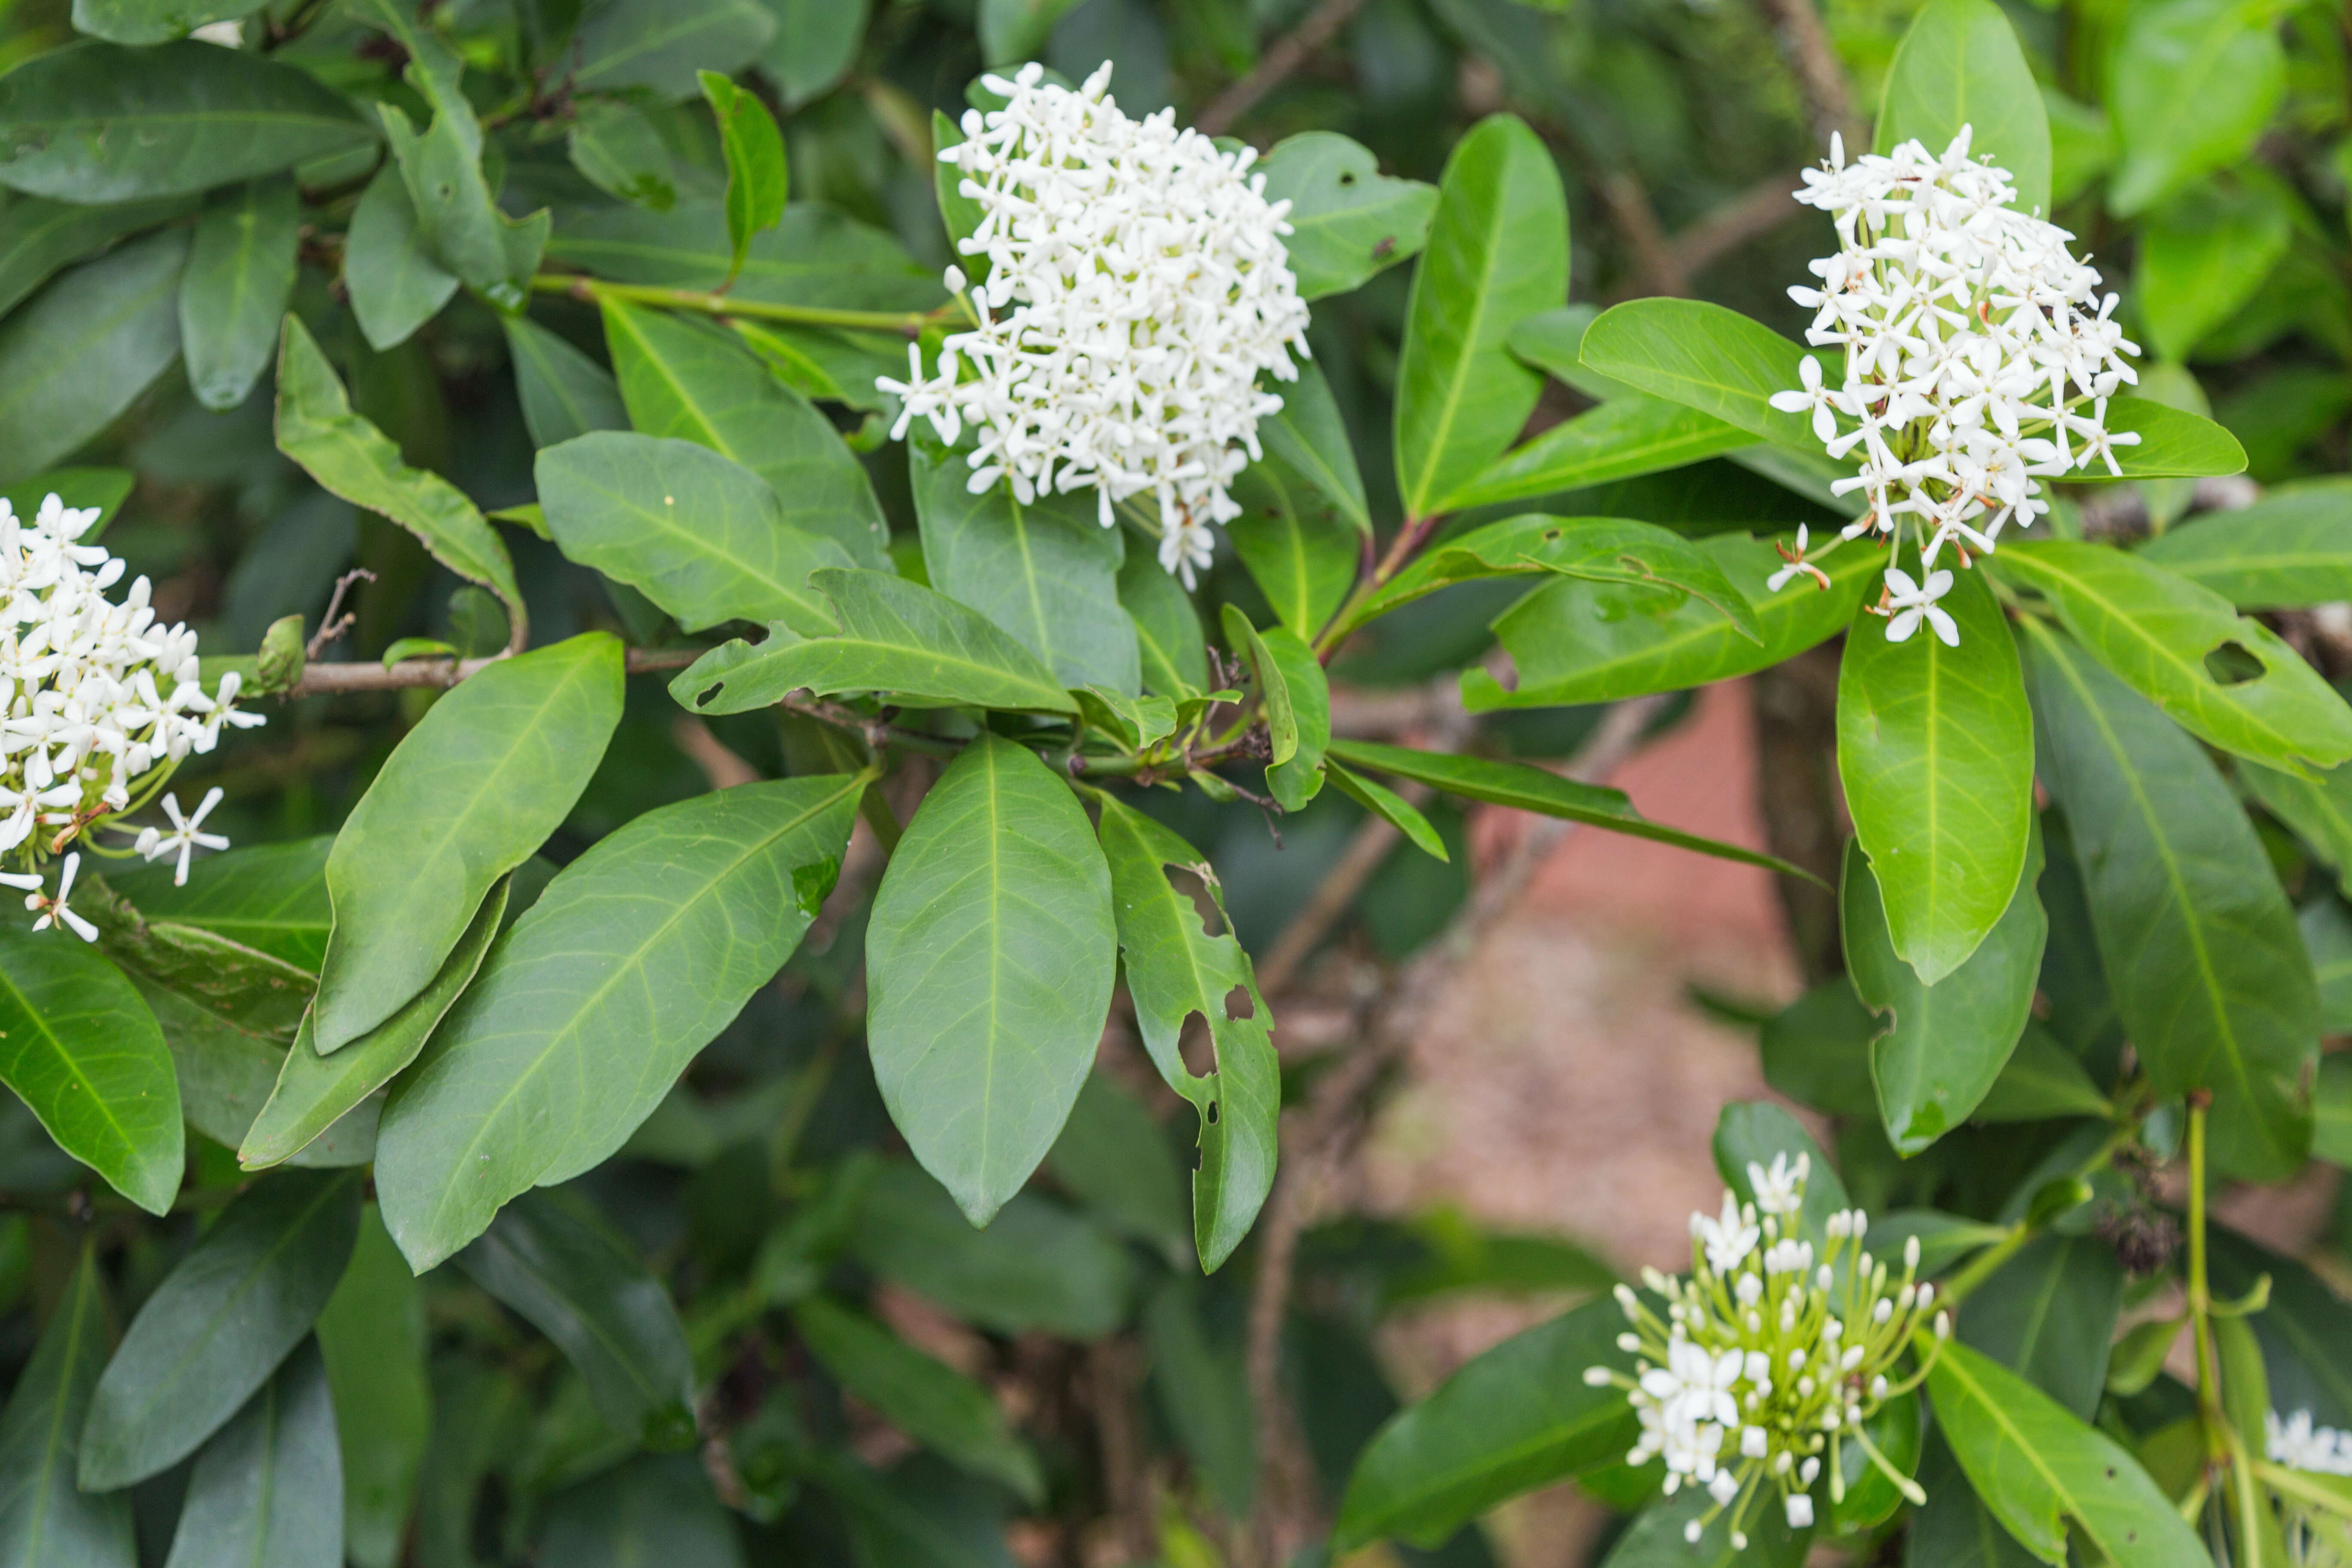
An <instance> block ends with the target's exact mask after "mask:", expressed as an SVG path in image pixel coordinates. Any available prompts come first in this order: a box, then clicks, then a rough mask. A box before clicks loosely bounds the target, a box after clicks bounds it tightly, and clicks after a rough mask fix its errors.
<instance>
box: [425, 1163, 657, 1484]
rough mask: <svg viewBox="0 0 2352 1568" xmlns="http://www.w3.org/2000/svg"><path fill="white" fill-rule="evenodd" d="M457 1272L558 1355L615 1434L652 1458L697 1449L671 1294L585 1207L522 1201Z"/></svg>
mask: <svg viewBox="0 0 2352 1568" xmlns="http://www.w3.org/2000/svg"><path fill="white" fill-rule="evenodd" d="M457 1267H458V1268H462V1269H464V1270H465V1271H466V1277H467V1279H471V1280H472V1281H473V1282H474V1283H475V1284H477V1285H479V1286H480V1287H481V1288H482V1289H485V1290H488V1292H489V1293H490V1294H491V1295H493V1296H496V1297H497V1298H498V1299H499V1300H501V1301H504V1302H505V1303H506V1304H507V1305H508V1306H509V1307H512V1308H513V1309H514V1310H516V1311H517V1312H520V1313H521V1314H522V1315H523V1316H524V1317H525V1318H528V1319H529V1320H530V1321H531V1323H532V1324H533V1325H535V1326H536V1327H537V1328H538V1329H539V1331H540V1332H541V1333H543V1334H545V1335H546V1336H547V1337H548V1338H549V1339H551V1340H553V1341H554V1342H556V1343H557V1344H558V1345H560V1346H562V1350H563V1353H564V1354H565V1355H566V1356H568V1357H570V1358H571V1360H572V1365H573V1366H575V1367H577V1368H579V1369H580V1374H581V1375H582V1376H583V1377H584V1378H586V1379H587V1381H588V1392H589V1394H590V1396H591V1397H593V1399H594V1400H595V1402H596V1408H597V1410H598V1411H599V1412H601V1413H602V1414H603V1415H604V1419H605V1420H606V1421H607V1422H609V1423H610V1424H611V1426H612V1427H613V1430H614V1431H615V1432H618V1433H621V1434H623V1435H624V1436H626V1437H628V1438H629V1439H630V1440H632V1441H633V1442H638V1443H643V1444H645V1445H646V1447H652V1448H682V1447H687V1446H688V1444H689V1443H691V1442H692V1441H693V1439H694V1363H693V1358H692V1356H691V1355H690V1354H689V1353H688V1350H687V1344H686V1330H685V1328H684V1327H683V1326H682V1325H681V1324H680V1323H679V1322H678V1321H677V1309H676V1308H675V1307H673V1306H671V1305H670V1300H669V1291H668V1289H667V1287H666V1286H664V1285H663V1284H662V1282H661V1281H660V1280H658V1279H655V1278H654V1277H653V1276H652V1275H651V1274H649V1273H647V1272H646V1266H645V1265H644V1264H643V1263H642V1262H640V1261H638V1258H637V1254H636V1249H635V1247H631V1246H630V1245H629V1244H628V1243H627V1242H626V1241H625V1240H624V1239H622V1238H621V1237H619V1236H616V1235H615V1234H614V1232H613V1231H612V1230H611V1228H610V1227H609V1226H606V1225H605V1224H604V1220H603V1219H602V1218H601V1217H599V1216H598V1215H596V1213H595V1211H594V1210H593V1209H591V1208H590V1207H589V1206H588V1205H587V1204H586V1202H585V1200H583V1199H582V1198H580V1197H578V1196H577V1195H576V1194H568V1193H525V1194H523V1195H522V1196H520V1197H519V1198H517V1199H516V1200H515V1201H514V1202H513V1203H511V1204H509V1205H507V1206H506V1207H505V1208H504V1209H502V1210H501V1211H499V1216H498V1217H497V1218H496V1219H494V1220H492V1221H491V1222H490V1227H489V1228H488V1230H486V1231H484V1232H483V1233H482V1235H481V1236H480V1237H479V1238H478V1239H477V1240H476V1241H475V1242H474V1243H473V1244H472V1245H471V1246H469V1247H467V1248H466V1249H465V1250H464V1251H463V1252H460V1253H459V1254H457Z"/></svg>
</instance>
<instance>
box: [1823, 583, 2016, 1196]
mask: <svg viewBox="0 0 2352 1568" xmlns="http://www.w3.org/2000/svg"><path fill="white" fill-rule="evenodd" d="M1915 564H1916V563H1915ZM1943 606H1944V608H1945V609H1946V610H1948V611H1949V612H1950V613H1951V616H1952V618H1953V620H1954V621H1955V622H1957V623H1958V626H1959V646H1958V647H1945V646H1944V642H1943V639H1942V638H1941V637H1937V635H1936V634H1935V633H1934V632H1933V631H1932V630H1930V629H1929V628H1928V627H1927V626H1918V627H1916V628H1915V631H1916V635H1915V636H1913V637H1911V638H1910V639H1909V640H1908V641H1906V642H1900V643H1898V642H1893V641H1890V640H1888V638H1887V637H1886V635H1885V628H1884V627H1883V626H1882V625H1881V624H1880V623H1879V622H1877V621H1875V620H1869V619H1864V620H1861V621H1859V622H1858V623H1857V624H1856V626H1855V627H1854V629H1853V632H1852V633H1850V634H1849V635H1848V636H1847V637H1846V639H1845V658H1844V659H1843V662H1842V663H1841V664H1840V665H1839V667H1838V702H1837V737H1838V745H1837V759H1838V777H1839V779H1840V781H1841V782H1842V783H1843V784H1844V786H1845V799H1846V804H1847V805H1848V807H1849V808H1850V809H1851V810H1852V811H1853V827H1854V833H1855V835H1856V837H1858V838H1859V839H1860V840H1861V843H1862V847H1863V848H1864V849H1865V850H1867V851H1868V852H1869V855H1870V869H1871V871H1872V872H1873V873H1874V874H1875V878H1876V882H1877V886H1878V889H1880V891H1881V892H1882V893H1883V894H1884V897H1885V919H1886V923H1887V925H1888V927H1889V928H1890V929H1891V930H1892V931H1893V933H1894V939H1895V952H1897V953H1899V954H1901V955H1902V958H1903V961H1904V962H1905V963H1907V964H1909V965H1910V966H1911V967H1912V968H1913V969H1916V970H1917V971H1918V978H1919V982H1920V984H1923V985H1934V984H1937V982H1938V981H1940V980H1942V979H1943V978H1944V977H1945V976H1946V975H1948V974H1950V973H1952V972H1953V971H1955V970H1957V969H1958V968H1959V966H1960V965H1961V964H1962V963H1965V962H1967V960H1968V956H1969V954H1970V953H1972V952H1975V951H1976V950H1977V944H1978V943H1979V942H1982V941H1983V940H1984V938H1985V933H1986V932H1987V931H1991V930H1992V929H1993V926H1994V924H1995V922H1997V921H2000V920H2003V919H2004V918H2007V917H2006V916H2004V914H2003V911H2004V910H2010V909H2011V908H2012V906H2013V903H2014V900H2013V898H2012V895H2013V894H2015V893H2016V892H2017V891H2018V868H2019V867H2020V866H2021V865H2023V864H2024V862H2025V847H2026V839H2027V837H2029V836H2030V834H2031V832H2032V826H2033V711H2032V708H2031V707H2030V706H2029V705H2028V704H2027V702H2026V700H2025V683H2024V680H2023V678H2022V677H2021V675H2020V673H2019V670H2018V663H2017V645H2016V643H2015V642H2013V641H2012V640H2011V638H2010V636H2009V627H2008V624H2007V622H2006V620H2005V618H2004V617H2003V616H2002V615H2001V610H2000V604H1999V603H1998V602H1997V601H1996V600H1995V599H1994V598H1993V596H1992V591H1991V590H1990V588H1988V587H1986V586H1985V583H1984V579H1983V578H1982V577H1981V576H1980V575H1979V574H1976V573H1974V572H1965V573H1961V574H1958V578H1957V580H1956V581H1955V582H1954V583H1953V584H1952V592H1950V593H1949V594H1948V595H1945V597H1944V600H1943ZM1849 882H1851V879H1850V878H1849ZM2032 890H2033V889H2032V884H2031V880H2030V879H2029V880H2028V884H2027V886H2026V888H2025V889H2024V891H2025V894H2026V899H2027V901H2028V902H2029V903H2031V902H2032ZM2035 908H2036V909H2038V908H2039V905H2036V906H2035ZM2034 949H2035V952H2034V954H2033V955H2032V957H2033V958H2036V959H2038V957H2039V955H2040V949H2041V942H2040V940H2039V939H2038V938H2037V939H2036V940H2035V942H2034ZM2028 962H2029V963H2031V962H2032V959H2029V961H2028ZM2024 978H2025V984H2026V986H2027V988H2028V990H2029V991H2030V990H2031V989H2032V972H2031V969H2030V968H2029V970H2028V972H2027V973H2026V975H2025V977H2024ZM2019 1021H2020V1022H2022V1021H2023V1020H2022V1019H2021V1020H2019ZM2016 1038H2017V1035H2016V1032H2015V1030H2013V1029H2012V1030H2011V1032H2010V1034H2009V1036H2008V1037H2007V1038H2006V1039H2004V1040H2002V1041H2001V1042H2000V1047H2001V1050H2002V1051H2003V1053H2004V1054H2005V1053H2006V1052H2007V1050H2008V1047H2010V1046H2011V1044H2013V1043H2014V1042H2015V1040H2016ZM1998 1065H1999V1062H1998V1059H1997V1058H1996V1060H1995V1061H1993V1062H1992V1063H1989V1064H1986V1075H1985V1079H1984V1081H1985V1082H1987V1083H1990V1081H1991V1078H1990V1072H1991V1069H1992V1068H1996V1067H1998ZM1979 1087H1981V1086H1979ZM1959 1109H1960V1110H1961V1111H1962V1113H1963V1114H1965V1112H1966V1107H1961V1108H1959ZM1958 1120H1959V1118H1958V1116H1954V1117H1951V1118H1949V1119H1948V1120H1946V1121H1942V1122H1941V1124H1940V1126H1939V1127H1938V1128H1937V1131H1941V1130H1942V1128H1944V1127H1949V1126H1952V1125H1954V1124H1956V1123H1957V1122H1958ZM1889 1125H1890V1126H1892V1125H1894V1123H1893V1122H1892V1121H1890V1122H1889ZM1930 1135H1931V1136H1932V1134H1930ZM1906 1152H1908V1151H1906Z"/></svg>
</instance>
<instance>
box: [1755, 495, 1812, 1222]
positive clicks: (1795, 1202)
mask: <svg viewBox="0 0 2352 1568" xmlns="http://www.w3.org/2000/svg"><path fill="white" fill-rule="evenodd" d="M1797 547H1798V549H1799V550H1800V551H1801V550H1802V549H1803V548H1804V534H1803V531H1802V530H1799V531H1798V538H1797ZM1812 1164H1813V1157H1812V1156H1811V1154H1800V1155H1798V1156H1797V1163H1795V1164H1793V1165H1792V1164H1790V1163H1789V1156H1788V1155H1787V1154H1785V1153H1780V1154H1775V1155H1773V1156H1772V1168H1771V1169H1770V1170H1769V1171H1768V1170H1766V1169H1765V1168H1764V1167H1763V1166H1762V1165H1761V1164H1759V1163H1757V1162H1756V1161H1754V1160H1750V1161H1748V1187H1749V1189H1750V1190H1752V1191H1753V1192H1754V1193H1755V1194H1756V1212H1757V1213H1759V1214H1769V1215H1780V1216H1782V1217H1784V1218H1785V1217H1787V1216H1789V1215H1794V1214H1795V1213H1796V1212H1797V1211H1798V1210H1799V1209H1801V1208H1802V1207H1803V1206H1804V1203H1805V1178H1806V1176H1807V1175H1809V1174H1811V1171H1812Z"/></svg>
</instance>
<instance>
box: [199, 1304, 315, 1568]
mask: <svg viewBox="0 0 2352 1568" xmlns="http://www.w3.org/2000/svg"><path fill="white" fill-rule="evenodd" d="M342 1556H343V1466H342V1454H341V1450H340V1449H339V1448H338V1447H337V1446H336V1442H335V1406H334V1401H333V1399H332V1397H331V1394H330V1393H329V1390H328V1387H327V1369H326V1366H325V1364H324V1363H322V1362H321V1361H320V1359H319V1349H318V1346H317V1345H316V1344H315V1343H310V1342H305V1343H304V1344H302V1345H300V1346H298V1347H297V1348H296V1349H295V1351H294V1352H293V1353H292V1354H291V1355H289V1356H288V1357H287V1358H286V1362H285V1364H284V1365H282V1366H280V1367H279V1368H278V1371H277V1372H276V1373H275V1374H273V1375H272V1376H271V1377H270V1379H269V1381H268V1383H265V1384H262V1385H261V1387H260V1389H259V1390H258V1391H257V1392H256V1393H255V1394H254V1395H253V1397H252V1398H250V1399H248V1400H247V1401H246V1402H245V1408H244V1409H242V1410H240V1411H238V1412H237V1413H236V1415H235V1416H234V1417H233V1418H231V1420H230V1421H229V1423H228V1425H227V1426H223V1427H222V1428H221V1429H220V1430H219V1431H217V1432H215V1433H214V1434H213V1436H212V1437H211V1439H210V1440H209V1441H207V1442H206V1443H205V1446H204V1448H203V1449H202V1451H200V1452H199V1453H198V1454H197V1455H196V1462H195V1467H194V1469H192V1470H191V1471H190V1472H189V1474H188V1493H187V1499H186V1500H185V1501H184V1502H183V1503H182V1504H181V1505H180V1522H179V1524H178V1526H177V1528H176V1529H174V1531H173V1534H172V1555H171V1559H170V1562H171V1568H247V1565H262V1568H281V1565H282V1568H297V1565H298V1564H299V1565H301V1568H313V1565H316V1568H326V1565H330V1564H335V1563H341V1561H342Z"/></svg>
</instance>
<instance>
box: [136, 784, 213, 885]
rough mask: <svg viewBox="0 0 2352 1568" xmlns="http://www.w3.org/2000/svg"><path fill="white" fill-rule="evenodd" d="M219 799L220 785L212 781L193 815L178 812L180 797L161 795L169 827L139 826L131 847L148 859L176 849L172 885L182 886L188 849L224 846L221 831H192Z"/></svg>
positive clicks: (185, 873) (186, 876) (185, 876)
mask: <svg viewBox="0 0 2352 1568" xmlns="http://www.w3.org/2000/svg"><path fill="white" fill-rule="evenodd" d="M220 802H221V790H220V786H219V785H217V784H215V785H214V786H213V787H212V788H211V789H209V790H206V791H205V798H204V799H203V801H201V802H200V803H199V804H198V805H197V806H196V812H195V815H194V816H181V815H180V797H179V796H177V795H165V796H164V797H163V815H164V816H168V817H170V818H171V819H172V831H171V832H169V833H163V832H160V831H158V830H157V829H155V828H152V827H142V828H141V829H140V830H139V842H138V843H137V844H136V845H134V846H133V847H134V848H135V849H137V851H138V852H139V853H140V854H141V855H142V856H143V857H145V858H147V859H149V860H161V859H162V858H163V857H165V856H166V855H171V854H174V853H176V854H177V855H178V856H179V857H180V864H179V868H178V869H176V870H174V871H173V873H172V885H173V887H175V888H184V887H186V886H187V885H188V857H189V854H190V852H191V851H192V850H194V849H196V848H199V847H201V848H205V849H226V848H227V847H228V840H227V839H226V838H225V837H222V836H221V835H219V834H217V833H199V832H197V831H196V830H197V829H198V828H200V827H202V826H204V823H205V816H208V815H210V813H211V811H212V809H213V807H215V806H216V805H219V804H220Z"/></svg>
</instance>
